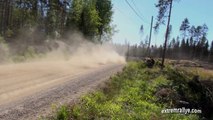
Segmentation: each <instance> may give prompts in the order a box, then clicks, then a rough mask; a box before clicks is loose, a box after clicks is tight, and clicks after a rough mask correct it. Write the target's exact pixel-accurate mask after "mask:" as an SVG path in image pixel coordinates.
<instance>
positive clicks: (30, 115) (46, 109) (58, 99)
mask: <svg viewBox="0 0 213 120" xmlns="http://www.w3.org/2000/svg"><path fill="white" fill-rule="evenodd" d="M123 66H124V65H123V64H107V65H106V64H105V65H104V64H90V65H89V66H88V65H81V66H75V65H74V64H70V63H68V62H67V63H64V62H61V63H60V62H57V63H56V62H48V64H47V63H46V62H43V63H42V62H39V63H36V62H35V63H23V64H13V65H1V66H0V120H28V119H30V120H32V119H38V118H39V117H40V116H42V115H47V114H49V113H51V110H52V108H51V106H52V105H59V104H69V103H72V102H73V101H75V100H76V99H77V98H79V96H80V95H82V94H84V93H86V92H88V91H90V90H92V89H94V88H96V87H97V86H98V85H100V83H103V81H106V80H107V79H108V78H109V77H110V76H111V75H112V74H115V73H116V72H118V71H121V69H122V67H123Z"/></svg>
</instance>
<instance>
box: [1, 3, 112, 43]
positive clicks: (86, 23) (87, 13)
mask: <svg viewBox="0 0 213 120" xmlns="http://www.w3.org/2000/svg"><path fill="white" fill-rule="evenodd" d="M111 18H112V3H111V0H0V35H1V36H3V37H4V39H6V40H15V39H14V38H17V36H18V35H20V34H23V33H25V34H28V35H29V34H30V32H32V31H33V32H35V33H36V36H41V37H40V39H35V40H34V42H36V43H37V42H38V43H41V42H42V40H41V39H45V38H47V37H49V38H55V37H59V36H60V37H66V34H68V33H69V32H70V31H73V30H77V31H80V32H81V33H82V34H83V35H84V37H86V38H88V39H90V40H95V41H101V40H103V38H105V37H108V36H109V35H110V34H111V31H112V27H111V26H110V22H111Z"/></svg>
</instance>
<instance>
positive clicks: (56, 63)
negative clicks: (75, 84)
mask: <svg viewBox="0 0 213 120" xmlns="http://www.w3.org/2000/svg"><path fill="white" fill-rule="evenodd" d="M70 39H71V40H70V41H71V43H70V44H68V43H65V42H62V41H63V40H55V41H56V45H54V46H56V47H55V48H54V47H53V48H52V50H51V51H50V52H48V53H46V54H45V55H44V56H42V57H39V58H34V59H30V60H28V61H27V62H21V63H11V62H9V63H7V64H1V65H0V88H1V89H0V104H3V103H5V102H9V101H10V100H13V99H17V98H20V97H22V96H26V95H28V94H32V93H33V92H36V91H37V92H38V91H39V90H42V89H44V88H47V87H50V86H52V85H56V84H60V83H63V81H66V80H67V79H71V78H72V77H74V76H75V75H78V74H81V73H84V72H88V71H92V70H93V69H99V68H101V67H102V66H107V65H113V64H125V58H124V57H123V56H122V55H119V54H118V53H117V52H116V49H115V47H113V45H112V44H110V43H104V44H94V43H91V42H88V40H85V39H83V37H81V36H80V35H76V34H75V36H71V37H70Z"/></svg>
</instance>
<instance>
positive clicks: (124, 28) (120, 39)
mask: <svg viewBox="0 0 213 120" xmlns="http://www.w3.org/2000/svg"><path fill="white" fill-rule="evenodd" d="M128 1H129V3H130V4H131V6H132V7H134V8H135V10H136V11H137V12H138V14H140V16H141V17H142V18H143V19H140V18H139V17H138V16H137V15H136V14H135V13H134V12H133V10H132V9H131V8H130V7H129V6H128V4H127V3H126V1H125V0H112V3H113V10H114V15H113V24H114V25H116V26H117V27H116V30H118V32H117V33H115V35H114V36H113V42H115V43H124V42H125V40H127V41H129V42H130V43H131V44H139V43H140V41H141V40H144V39H145V37H146V36H147V35H149V30H150V21H151V16H152V15H153V16H154V23H155V22H156V17H157V13H158V9H157V8H156V7H155V4H156V3H157V1H158V0H128ZM134 4H135V5H134ZM212 5H213V0H176V1H175V2H174V4H173V9H172V18H171V25H172V37H176V36H177V35H180V32H179V28H180V25H181V23H182V21H183V20H184V18H186V17H187V18H188V19H189V22H190V25H195V26H198V25H203V24H204V23H206V25H207V26H208V28H209V32H208V36H207V38H208V40H210V41H212V40H213V15H212V14H213V13H212V12H213V7H212ZM141 25H143V26H144V34H143V36H142V35H141V34H140V32H139V29H140V26H141ZM164 35H165V26H164V25H162V26H160V29H159V33H158V34H154V30H153V37H152V44H157V45H160V44H162V43H163V41H164ZM172 37H171V38H172Z"/></svg>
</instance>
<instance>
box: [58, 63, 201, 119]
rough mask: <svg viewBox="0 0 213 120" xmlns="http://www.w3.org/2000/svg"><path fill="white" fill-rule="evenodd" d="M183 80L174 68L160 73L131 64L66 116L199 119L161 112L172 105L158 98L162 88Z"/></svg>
mask: <svg viewBox="0 0 213 120" xmlns="http://www.w3.org/2000/svg"><path fill="white" fill-rule="evenodd" d="M171 70H172V71H171ZM156 74H157V75H156ZM174 75H177V76H178V78H176V77H174ZM182 78H183V77H182V74H181V73H175V70H173V69H172V68H167V69H165V70H164V71H161V70H160V69H158V67H154V68H153V69H149V68H146V67H145V64H144V63H143V62H130V63H128V65H127V66H126V67H125V68H124V69H123V72H122V73H119V74H117V75H115V76H113V77H112V78H111V81H110V82H109V83H108V84H107V87H106V88H104V89H103V91H98V92H94V93H92V94H87V95H85V96H83V97H82V98H81V102H80V103H79V104H76V105H74V106H73V107H71V111H70V112H69V111H66V112H67V113H66V114H70V117H71V118H72V119H76V120H88V119H89V120H91V119H116V120H123V119H125V120H132V119H140V120H150V119H155V120H158V119H166V120H170V119H172V120H180V119H185V120H196V119H198V116H196V115H191V114H189V115H181V114H162V113H161V110H162V109H165V108H170V107H171V104H168V103H161V102H159V99H158V98H157V96H156V95H155V94H156V92H158V91H159V90H160V89H162V88H165V87H172V86H175V85H174V84H173V80H174V81H176V80H175V79H182ZM178 84H179V83H177V85H178ZM180 84H182V83H180ZM174 90H176V88H174ZM172 94H173V93H171V95H172ZM172 99H174V98H172V97H169V99H168V100H169V101H171V100H172ZM68 112H69V113H68ZM59 115H61V113H60V114H59ZM57 116H58V115H57Z"/></svg>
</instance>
